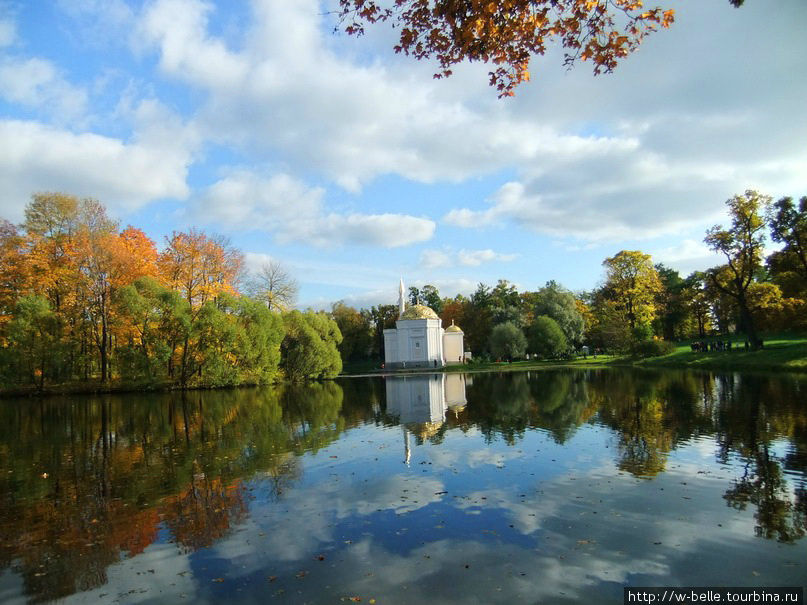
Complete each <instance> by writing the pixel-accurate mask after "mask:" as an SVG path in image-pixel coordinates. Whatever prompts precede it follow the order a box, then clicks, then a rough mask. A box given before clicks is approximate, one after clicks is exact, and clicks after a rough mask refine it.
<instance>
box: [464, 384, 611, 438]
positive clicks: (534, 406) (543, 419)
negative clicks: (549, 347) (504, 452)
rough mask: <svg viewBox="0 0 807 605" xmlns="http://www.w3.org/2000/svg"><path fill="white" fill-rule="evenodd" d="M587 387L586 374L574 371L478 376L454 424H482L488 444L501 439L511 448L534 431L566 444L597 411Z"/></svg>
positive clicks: (480, 426)
mask: <svg viewBox="0 0 807 605" xmlns="http://www.w3.org/2000/svg"><path fill="white" fill-rule="evenodd" d="M586 385H587V372H581V371H576V370H568V371H564V370H557V371H546V372H508V373H502V374H498V375H496V374H481V375H474V379H473V385H472V386H471V387H469V389H468V406H467V407H466V408H465V409H464V410H463V411H462V412H460V413H459V414H458V415H457V419H456V420H455V421H453V422H452V424H453V425H458V426H460V427H462V428H468V427H470V426H478V427H479V428H480V429H481V431H482V433H483V434H484V435H485V438H486V440H488V441H491V440H492V439H493V438H494V437H495V436H496V435H502V437H503V438H504V440H505V442H507V443H508V444H510V445H512V444H514V443H515V442H516V441H517V440H518V439H520V438H521V437H523V435H524V432H525V430H527V429H533V428H540V429H545V430H547V431H549V432H550V433H551V435H552V437H553V438H554V439H555V440H556V441H557V442H558V443H563V442H564V441H566V440H567V439H568V438H569V437H570V436H571V435H572V434H573V433H574V431H575V429H576V428H577V427H579V426H580V425H581V424H583V423H584V422H586V421H587V420H588V418H590V417H591V416H592V415H593V414H594V412H595V411H596V408H593V407H592V406H591V402H590V401H589V398H588V393H587V386H586ZM449 419H450V418H449Z"/></svg>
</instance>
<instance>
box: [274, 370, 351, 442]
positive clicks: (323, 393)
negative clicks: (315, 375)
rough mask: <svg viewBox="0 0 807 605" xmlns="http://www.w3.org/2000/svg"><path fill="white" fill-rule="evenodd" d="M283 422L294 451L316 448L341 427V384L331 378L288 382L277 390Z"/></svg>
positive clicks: (333, 437)
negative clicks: (328, 379) (289, 435)
mask: <svg viewBox="0 0 807 605" xmlns="http://www.w3.org/2000/svg"><path fill="white" fill-rule="evenodd" d="M280 392H281V401H282V403H283V411H284V414H283V421H284V424H285V425H286V428H287V430H288V431H289V432H290V434H291V435H292V436H293V440H292V450H293V451H294V452H296V453H303V452H306V451H314V452H316V451H318V450H319V449H321V448H323V447H325V446H326V445H328V444H330V443H332V442H333V441H335V440H336V439H337V438H338V437H339V435H340V433H341V432H342V431H343V430H344V429H345V421H344V418H343V417H342V416H341V415H340V414H339V412H340V410H341V409H342V399H343V391H342V387H341V386H339V385H338V384H336V383H335V382H333V381H326V382H313V383H302V384H297V383H290V384H287V385H286V386H284V387H283V388H281V389H280Z"/></svg>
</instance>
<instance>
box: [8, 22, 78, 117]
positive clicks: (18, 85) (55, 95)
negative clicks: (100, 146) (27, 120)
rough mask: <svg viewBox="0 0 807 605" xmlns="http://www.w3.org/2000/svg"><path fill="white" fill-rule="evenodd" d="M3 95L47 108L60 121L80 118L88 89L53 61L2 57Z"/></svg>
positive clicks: (30, 105)
mask: <svg viewBox="0 0 807 605" xmlns="http://www.w3.org/2000/svg"><path fill="white" fill-rule="evenodd" d="M2 36H3V32H2V26H0V39H1V38H2ZM1 41H2V40H0V42H1ZM0 96H2V97H3V98H4V99H6V101H9V102H11V103H17V104H20V105H23V106H26V107H33V108H37V109H42V108H44V109H47V110H48V112H49V113H52V114H53V115H54V116H55V117H56V118H57V119H59V120H66V119H76V118H79V117H80V116H82V115H83V114H84V112H85V111H86V106H87V93H86V91H85V90H83V89H82V88H79V87H76V86H73V85H72V84H70V83H69V82H68V81H67V80H66V79H65V78H64V77H63V76H62V75H61V74H60V73H59V70H58V69H57V68H56V67H55V66H54V65H53V63H51V62H50V61H46V60H44V59H39V58H30V59H16V58H10V57H6V58H4V59H2V60H0Z"/></svg>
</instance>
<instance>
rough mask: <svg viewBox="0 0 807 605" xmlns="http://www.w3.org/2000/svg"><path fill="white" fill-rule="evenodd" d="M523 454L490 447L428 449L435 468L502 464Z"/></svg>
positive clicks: (521, 456) (478, 466) (517, 451)
mask: <svg viewBox="0 0 807 605" xmlns="http://www.w3.org/2000/svg"><path fill="white" fill-rule="evenodd" d="M524 456H525V454H524V452H523V451H521V450H513V449H508V450H505V451H495V450H493V449H490V448H482V449H477V450H472V451H462V450H456V449H452V450H449V449H443V448H439V449H438V448H434V449H432V450H430V451H429V460H430V461H431V462H432V464H433V465H434V466H435V467H437V468H457V467H458V466H461V465H465V466H467V467H468V468H480V467H483V466H488V465H489V466H502V465H504V464H505V463H506V462H508V461H510V460H517V459H519V458H523V457H524Z"/></svg>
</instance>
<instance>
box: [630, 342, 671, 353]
mask: <svg viewBox="0 0 807 605" xmlns="http://www.w3.org/2000/svg"><path fill="white" fill-rule="evenodd" d="M673 351H675V344H673V343H671V342H670V341H669V340H645V341H642V342H637V343H636V345H635V346H634V349H633V354H634V355H635V356H636V357H660V356H662V355H669V354H670V353H672V352H673Z"/></svg>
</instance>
